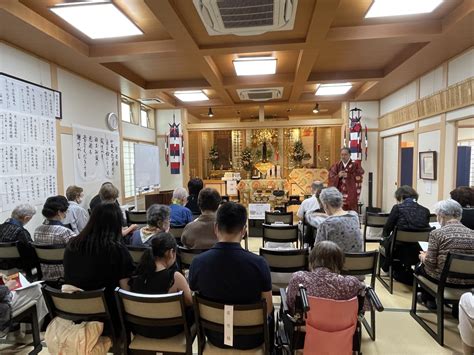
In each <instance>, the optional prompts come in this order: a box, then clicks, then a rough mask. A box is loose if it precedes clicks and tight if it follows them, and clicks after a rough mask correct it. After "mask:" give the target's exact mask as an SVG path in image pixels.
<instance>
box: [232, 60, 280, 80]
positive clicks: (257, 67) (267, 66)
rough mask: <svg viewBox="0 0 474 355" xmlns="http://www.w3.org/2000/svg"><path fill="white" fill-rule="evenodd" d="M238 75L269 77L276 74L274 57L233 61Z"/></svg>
mask: <svg viewBox="0 0 474 355" xmlns="http://www.w3.org/2000/svg"><path fill="white" fill-rule="evenodd" d="M233 63H234V68H235V72H236V73H237V75H239V76H241V75H268V74H275V73H276V63H277V60H276V58H274V57H245V58H237V59H234V60H233Z"/></svg>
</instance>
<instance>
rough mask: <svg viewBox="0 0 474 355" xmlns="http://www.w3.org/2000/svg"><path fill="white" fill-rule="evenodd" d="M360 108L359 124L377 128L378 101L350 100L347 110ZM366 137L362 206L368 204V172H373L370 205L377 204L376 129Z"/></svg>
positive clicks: (363, 161)
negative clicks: (366, 149)
mask: <svg viewBox="0 0 474 355" xmlns="http://www.w3.org/2000/svg"><path fill="white" fill-rule="evenodd" d="M355 107H357V108H360V109H361V110H362V120H361V124H362V126H363V127H364V128H365V126H366V125H367V128H369V130H370V129H371V128H378V117H379V102H378V101H360V102H350V103H349V110H351V109H353V108H355ZM368 136H369V139H368V147H369V149H368V157H367V160H365V150H364V152H363V153H364V158H363V159H362V168H363V169H364V170H365V174H364V180H363V182H362V191H361V194H360V202H362V203H363V204H364V206H363V207H367V206H368V204H369V172H372V173H373V189H372V193H373V194H372V205H373V206H376V207H378V206H377V178H378V171H377V159H378V133H377V132H376V131H369V134H368Z"/></svg>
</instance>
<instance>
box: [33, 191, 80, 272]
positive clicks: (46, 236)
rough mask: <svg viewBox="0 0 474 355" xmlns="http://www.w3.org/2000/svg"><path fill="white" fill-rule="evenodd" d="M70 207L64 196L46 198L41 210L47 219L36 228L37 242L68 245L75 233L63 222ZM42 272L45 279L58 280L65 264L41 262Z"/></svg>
mask: <svg viewBox="0 0 474 355" xmlns="http://www.w3.org/2000/svg"><path fill="white" fill-rule="evenodd" d="M68 208H69V203H68V201H67V199H66V197H64V196H52V197H48V198H47V199H46V202H45V203H44V206H43V210H42V211H41V213H42V214H43V216H44V217H45V218H46V220H45V221H44V222H43V224H42V225H40V226H39V227H36V229H35V234H34V237H35V238H34V239H35V243H37V244H48V245H51V244H54V245H64V246H66V244H67V243H68V241H69V239H70V238H71V237H73V236H74V235H75V234H74V232H73V231H72V230H70V229H69V228H66V227H65V226H64V225H63V223H62V221H63V220H64V218H66V212H67V209H68ZM41 272H42V274H43V280H57V279H59V278H61V277H63V276H64V268H63V265H48V264H41Z"/></svg>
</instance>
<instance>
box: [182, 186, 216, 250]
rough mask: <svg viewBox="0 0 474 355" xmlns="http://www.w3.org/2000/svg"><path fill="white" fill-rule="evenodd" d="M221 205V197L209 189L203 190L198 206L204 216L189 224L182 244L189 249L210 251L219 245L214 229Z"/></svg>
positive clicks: (183, 235)
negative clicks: (217, 212)
mask: <svg viewBox="0 0 474 355" xmlns="http://www.w3.org/2000/svg"><path fill="white" fill-rule="evenodd" d="M220 203H221V196H220V195H219V192H217V190H215V189H211V188H209V187H207V188H205V189H203V190H201V192H200V193H199V197H198V205H199V208H200V209H201V212H202V214H201V215H200V216H199V217H198V218H197V219H195V220H194V221H192V222H191V223H189V224H188V225H187V226H186V227H185V228H184V230H183V234H182V235H181V243H183V245H184V246H185V247H186V248H188V249H209V248H212V247H213V246H214V244H216V243H217V235H216V231H215V229H214V224H215V223H216V211H217V209H218V208H219V205H220Z"/></svg>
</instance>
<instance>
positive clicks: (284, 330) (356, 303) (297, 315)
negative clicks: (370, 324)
mask: <svg viewBox="0 0 474 355" xmlns="http://www.w3.org/2000/svg"><path fill="white" fill-rule="evenodd" d="M280 295H281V307H280V310H279V312H278V313H277V319H276V322H275V323H276V337H275V338H276V339H275V341H276V344H275V345H276V353H277V354H282V355H289V354H295V353H296V351H297V350H299V351H302V350H303V349H304V353H305V354H310V355H317V354H342V353H350V354H362V352H361V340H362V320H363V319H364V312H365V311H364V302H365V301H366V299H367V301H368V303H369V304H370V307H374V308H375V309H376V310H377V311H378V312H382V311H383V309H384V308H383V305H382V303H381V302H380V300H379V298H378V296H377V294H376V293H375V291H374V290H373V289H372V288H371V287H370V286H366V287H365V288H364V289H363V290H362V291H361V292H360V293H359V295H358V296H357V297H354V298H353V299H351V300H344V301H335V300H328V299H323V298H318V297H311V296H309V297H308V296H307V293H306V289H305V287H304V286H303V285H299V290H298V295H297V298H296V304H295V312H294V314H291V313H290V312H289V308H288V303H287V295H286V290H285V289H283V288H281V289H280ZM315 308H316V309H315ZM318 318H319V319H318ZM306 337H308V339H305V338H306ZM351 348H352V349H351ZM343 349H344V350H343Z"/></svg>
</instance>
